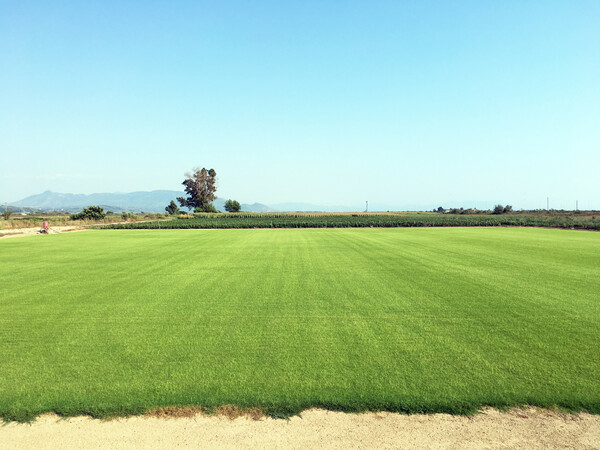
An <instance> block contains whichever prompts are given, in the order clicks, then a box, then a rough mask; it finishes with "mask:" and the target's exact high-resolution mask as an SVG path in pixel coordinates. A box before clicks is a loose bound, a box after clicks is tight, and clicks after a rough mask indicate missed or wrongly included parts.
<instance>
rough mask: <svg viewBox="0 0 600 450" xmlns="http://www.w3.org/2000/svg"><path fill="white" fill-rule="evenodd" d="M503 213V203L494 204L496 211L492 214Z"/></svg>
mask: <svg viewBox="0 0 600 450" xmlns="http://www.w3.org/2000/svg"><path fill="white" fill-rule="evenodd" d="M503 213H504V206H502V205H496V206H494V211H492V214H503Z"/></svg>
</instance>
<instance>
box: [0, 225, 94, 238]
mask: <svg viewBox="0 0 600 450" xmlns="http://www.w3.org/2000/svg"><path fill="white" fill-rule="evenodd" d="M40 228H41V227H35V228H12V229H8V230H0V239H2V238H13V237H23V236H34V235H36V234H40V233H39V231H40ZM90 228H91V227H89V226H77V225H68V226H64V227H63V226H59V227H50V230H49V232H48V234H59V233H68V232H71V231H84V230H89V229H90Z"/></svg>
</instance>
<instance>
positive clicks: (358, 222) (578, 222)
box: [102, 213, 600, 230]
mask: <svg viewBox="0 0 600 450" xmlns="http://www.w3.org/2000/svg"><path fill="white" fill-rule="evenodd" d="M490 226H516V227H551V228H576V229H588V230H600V220H598V219H596V218H590V217H581V218H580V217H573V216H572V217H552V216H540V215H523V214H518V215H509V214H506V215H447V214H407V215H397V214H252V213H241V214H202V215H195V216H187V217H186V216H184V218H178V219H173V220H169V221H154V222H143V223H120V224H111V225H107V226H103V227H102V228H105V229H106V228H108V229H207V228H365V227H378V228H379V227H386V228H393V227H490Z"/></svg>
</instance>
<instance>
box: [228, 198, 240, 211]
mask: <svg viewBox="0 0 600 450" xmlns="http://www.w3.org/2000/svg"><path fill="white" fill-rule="evenodd" d="M241 209H242V205H240V202H238V201H237V200H231V199H229V200H227V201H226V202H225V211H227V212H230V213H231V212H240V211H241Z"/></svg>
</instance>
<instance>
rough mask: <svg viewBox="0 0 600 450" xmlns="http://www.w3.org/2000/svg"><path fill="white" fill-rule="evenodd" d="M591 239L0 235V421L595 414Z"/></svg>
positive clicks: (598, 307) (355, 233)
mask: <svg viewBox="0 0 600 450" xmlns="http://www.w3.org/2000/svg"><path fill="white" fill-rule="evenodd" d="M599 275H600V234H598V233H593V232H587V231H566V230H549V229H524V228H510V229H507V228H443V229H440V228H413V229H303V230H285V229H281V230H260V229H256V230H141V231H135V230H129V231H125V230H123V231H117V230H115V231H92V232H83V233H73V234H61V235H51V236H35V237H31V238H19V239H8V240H3V241H1V242H0V286H1V291H0V417H3V418H4V419H6V420H28V419H31V418H32V417H35V416H36V415H37V414H40V413H42V412H46V411H56V412H58V413H59V414H64V415H75V414H83V413H86V414H91V415H94V416H106V415H115V414H129V413H139V412H143V411H145V410H147V409H148V408H152V407H157V406H166V405H182V406H183V405H202V406H206V407H214V406H218V405H223V404H235V405H238V406H241V407H250V406H258V407H260V408H262V409H263V410H264V411H265V412H267V413H269V414H273V415H286V414H291V413H295V412H299V411H301V410H302V409H304V408H308V407H311V406H321V407H326V408H330V409H337V410H346V411H361V410H389V411H404V412H434V411H446V412H452V413H470V412H473V411H475V410H476V409H477V408H479V407H480V406H482V405H492V406H497V407H505V406H510V405H523V404H531V405H538V406H558V407H562V408H566V409H571V410H588V411H590V412H595V413H599V412H600V376H599V375H598V374H600V353H599V349H600V276H599Z"/></svg>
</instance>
